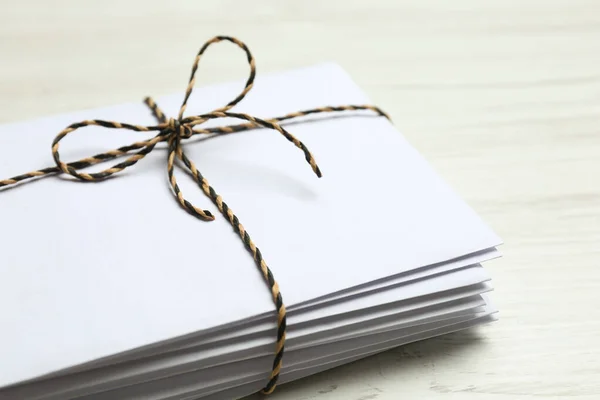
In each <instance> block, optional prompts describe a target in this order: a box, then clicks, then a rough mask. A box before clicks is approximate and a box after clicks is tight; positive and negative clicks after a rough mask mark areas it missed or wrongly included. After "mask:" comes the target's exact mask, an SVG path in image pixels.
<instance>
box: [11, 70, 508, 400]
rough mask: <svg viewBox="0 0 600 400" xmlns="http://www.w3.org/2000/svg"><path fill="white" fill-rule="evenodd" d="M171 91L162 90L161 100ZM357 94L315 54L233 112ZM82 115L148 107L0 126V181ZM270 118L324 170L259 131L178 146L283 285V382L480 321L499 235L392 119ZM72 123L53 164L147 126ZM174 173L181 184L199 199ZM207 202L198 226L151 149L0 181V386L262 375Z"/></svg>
mask: <svg viewBox="0 0 600 400" xmlns="http://www.w3.org/2000/svg"><path fill="white" fill-rule="evenodd" d="M240 85H242V83H240V82H233V83H231V84H220V85H213V86H208V87H204V88H199V89H196V91H194V94H193V96H192V98H191V99H190V103H189V105H188V108H187V113H188V114H190V115H192V114H200V113H202V112H206V111H209V110H213V109H215V108H217V107H220V106H222V105H224V104H226V103H227V102H228V101H229V100H230V98H231V97H233V96H234V95H235V94H236V93H237V92H238V91H239V87H240ZM181 99H182V94H177V95H173V96H166V97H163V98H159V99H158V104H159V105H160V106H161V107H162V109H163V110H164V111H165V112H166V113H167V114H168V115H171V116H176V115H177V111H178V107H179V105H180V103H181ZM366 103H370V101H369V99H368V98H367V97H366V96H365V94H364V93H363V92H362V91H361V90H360V89H359V88H358V87H357V86H356V85H355V84H354V83H353V82H352V80H351V79H350V78H349V76H348V75H347V74H346V73H345V72H344V71H343V70H342V69H341V68H340V67H338V66H336V65H333V64H322V65H317V66H313V67H308V68H303V69H299V70H294V71H288V72H283V73H278V74H271V75H263V76H259V78H258V79H257V81H256V84H255V87H254V89H253V91H252V92H251V93H250V94H249V95H248V97H247V98H246V100H244V102H242V103H241V104H240V105H239V106H238V107H236V111H240V112H247V113H249V114H252V115H256V116H260V117H263V118H270V117H275V116H278V115H283V114H286V113H290V112H294V111H297V110H305V109H311V108H315V107H322V106H334V105H345V104H366ZM86 119H106V120H116V121H123V122H130V123H136V124H145V125H152V124H155V123H156V121H154V120H153V117H152V115H151V114H150V113H149V111H148V109H147V108H146V106H145V105H143V104H141V103H131V104H125V105H119V106H115V107H108V108H103V109H96V110H87V111H83V112H76V113H70V114H67V115H59V116H53V117H49V118H39V119H36V120H32V121H27V122H21V123H13V124H9V125H3V126H0V178H7V177H9V176H13V175H17V174H19V173H23V172H26V171H29V170H32V169H35V168H40V167H45V166H47V165H52V157H51V153H50V143H51V141H52V139H53V138H54V136H55V135H56V134H57V133H58V132H59V131H61V130H62V129H63V128H64V127H66V126H68V125H69V124H71V123H73V122H76V121H80V120H86ZM210 122H211V123H213V125H226V124H231V123H236V122H239V121H233V120H219V121H210ZM397 125H401V121H398V122H397ZM207 126H210V124H209V123H207ZM285 127H286V128H287V129H288V130H289V131H290V132H291V133H293V134H294V135H296V136H297V137H299V138H300V139H301V140H302V141H303V142H304V143H305V144H306V145H307V146H308V148H309V149H310V150H311V151H312V153H313V155H314V156H315V158H316V160H317V162H318V164H319V166H320V168H321V170H322V172H323V178H322V179H317V178H315V176H314V174H313V173H312V171H311V170H310V168H309V167H308V166H307V165H306V163H305V162H304V159H303V156H302V154H301V153H299V152H298V149H296V148H295V147H294V146H291V145H290V144H289V143H287V142H286V141H285V140H284V139H282V138H281V137H280V135H279V134H278V133H277V132H275V131H272V130H265V129H256V130H251V131H247V132H241V133H235V134H229V135H222V136H218V137H212V138H202V139H196V138H193V139H191V140H188V141H186V142H185V143H184V149H185V151H186V154H187V155H188V157H189V158H190V159H192V160H194V161H195V163H196V165H197V166H198V168H199V169H200V170H201V171H202V173H203V175H204V176H205V177H206V178H207V179H208V181H209V182H210V183H211V184H212V185H213V186H214V187H215V189H216V191H217V192H218V193H219V194H221V195H222V196H223V198H224V200H225V201H226V202H227V204H228V205H229V206H230V207H231V208H232V209H233V210H234V212H235V213H236V215H237V216H238V217H239V219H240V221H241V222H242V223H243V224H244V227H245V228H246V229H247V230H248V232H249V233H250V235H251V236H252V238H253V240H254V241H255V242H256V244H257V246H258V247H259V248H260V249H261V251H262V255H263V257H264V258H265V260H266V262H267V264H268V265H269V267H270V268H271V270H272V271H273V273H274V275H275V277H276V279H277V282H278V283H279V286H280V288H281V293H282V295H283V300H284V303H285V304H286V306H287V308H288V335H287V342H286V352H285V355H284V358H283V368H282V370H281V376H280V383H285V382H289V381H292V380H295V379H299V378H302V377H305V376H308V375H311V374H314V373H317V372H320V371H323V370H326V369H329V368H333V367H336V366H339V365H342V364H345V363H348V362H351V361H354V360H357V359H360V358H362V357H366V356H369V355H371V354H374V353H377V352H381V351H384V350H386V349H390V348H393V347H396V346H399V345H403V344H406V343H409V342H413V341H417V340H421V339H425V338H429V337H433V336H438V335H442V334H445V333H448V332H453V331H457V330H461V329H465V328H469V327H472V326H475V325H479V324H482V323H485V322H488V321H491V320H493V319H494V313H495V312H496V309H495V308H494V306H493V305H492V304H491V302H490V299H489V297H488V296H487V293H488V292H490V291H491V290H492V285H491V283H490V275H489V274H488V273H487V272H486V271H485V270H484V269H483V267H482V266H481V263H483V262H484V261H487V260H490V259H492V258H496V257H498V256H499V252H498V251H497V250H496V246H498V245H499V244H500V243H501V240H500V239H499V238H498V236H496V234H494V232H493V231H492V230H491V229H490V228H489V227H488V226H486V224H485V223H484V222H483V221H482V220H481V219H480V218H479V217H478V216H477V215H476V213H475V212H474V211H473V210H472V209H471V208H470V207H469V206H468V205H467V204H466V203H465V202H464V201H463V200H461V198H460V197H459V196H458V195H457V194H456V193H454V192H453V191H452V189H451V188H450V187H449V186H448V185H447V184H446V183H445V182H444V181H443V180H442V179H441V178H440V177H439V176H438V174H437V173H436V172H435V171H434V170H433V169H432V168H431V167H430V166H429V165H428V163H427V161H426V160H425V159H424V158H423V157H422V156H421V155H420V154H419V153H418V152H417V151H416V150H415V149H414V148H413V147H412V146H411V145H410V144H409V143H408V142H407V141H406V139H405V138H404V137H403V136H402V135H401V134H400V133H399V131H398V130H397V128H396V127H395V126H394V125H393V124H392V123H391V122H390V121H388V120H387V119H386V118H384V117H381V116H377V115H374V113H369V112H348V113H344V114H336V115H327V114H319V115H317V116H312V117H306V118H304V119H301V120H299V121H295V122H293V123H289V124H287V125H285ZM72 136H73V137H72V138H71V137H69V138H68V139H67V140H66V142H65V144H64V145H62V147H61V156H62V158H63V159H65V160H77V159H80V158H83V157H86V156H91V155H93V154H97V153H101V152H103V151H106V150H109V149H112V148H117V147H119V146H122V145H124V144H127V143H129V142H132V141H135V140H142V139H146V138H148V137H149V136H148V134H144V133H127V132H125V133H123V132H119V131H107V130H103V129H102V128H99V127H91V128H86V130H84V131H81V132H79V131H78V132H76V133H74V134H73V135H72ZM176 173H177V177H178V180H179V183H180V187H181V190H182V191H183V193H184V194H185V196H186V198H187V199H188V200H190V201H191V202H192V203H193V204H195V205H197V206H199V207H202V208H207V209H210V210H212V208H211V207H212V204H210V200H209V199H207V198H205V197H204V195H203V194H202V192H201V191H200V190H199V188H198V187H197V185H196V184H195V183H194V182H193V180H192V179H191V178H190V177H189V176H188V174H186V173H184V172H183V171H181V170H178V171H177V172H176ZM213 211H214V213H215V214H216V215H217V218H216V220H215V221H213V222H202V221H199V220H197V219H195V218H193V217H191V216H190V215H188V214H187V213H186V212H185V211H183V210H182V209H181V208H180V207H179V206H178V204H177V202H176V201H175V200H174V198H173V195H172V193H170V189H169V186H168V183H167V174H166V149H165V148H164V147H163V148H160V149H158V150H156V151H155V152H153V153H152V154H151V155H149V156H148V157H147V158H146V159H144V160H142V161H140V163H139V164H138V165H136V166H135V167H134V168H131V169H128V170H126V171H125V172H124V173H122V174H120V175H119V176H117V177H115V178H114V179H108V180H106V181H103V182H101V183H92V184H85V183H78V182H75V181H74V180H73V179H71V178H70V177H63V176H61V177H49V178H44V179H39V180H38V181H36V182H33V183H31V184H25V185H18V186H16V187H13V188H9V189H6V190H0V221H2V224H1V225H0V235H1V236H0V239H1V243H2V246H3V252H2V257H1V261H0V304H2V305H3V306H2V313H1V315H2V317H1V320H2V329H1V330H0V399H10V400H15V399H27V400H42V399H44V400H49V399H74V398H76V399H80V398H81V399H89V400H92V399H93V400H100V399H102V400H105V399H106V400H109V399H110V400H115V399H140V400H142V399H143V400H184V399H185V400H191V399H200V398H202V399H235V398H240V397H243V396H246V395H249V394H251V393H254V392H257V391H259V390H260V389H261V388H262V387H264V386H265V384H266V383H267V381H268V379H269V375H270V372H271V366H272V362H273V357H274V350H275V340H276V321H277V318H276V314H275V309H274V305H273V302H272V299H271V294H270V292H269V289H268V287H267V286H266V285H265V283H264V281H263V278H262V276H261V274H260V272H259V271H258V269H257V267H256V265H255V263H254V261H253V259H252V257H251V256H250V255H249V253H248V252H247V251H246V249H245V248H244V245H243V243H242V242H241V241H240V239H239V237H238V236H237V233H236V232H234V231H233V229H232V228H231V226H230V225H229V223H228V221H227V220H226V219H225V218H223V217H222V216H221V215H220V214H218V212H216V210H213Z"/></svg>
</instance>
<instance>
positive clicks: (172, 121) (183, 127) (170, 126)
mask: <svg viewBox="0 0 600 400" xmlns="http://www.w3.org/2000/svg"><path fill="white" fill-rule="evenodd" d="M166 129H167V131H168V132H169V133H171V134H173V135H175V136H177V137H178V138H180V139H188V138H191V137H192V135H193V134H194V131H193V130H192V127H191V126H189V125H187V124H182V123H181V122H179V119H176V118H169V120H168V121H167V128H166Z"/></svg>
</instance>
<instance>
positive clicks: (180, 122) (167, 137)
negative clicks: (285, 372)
mask: <svg viewBox="0 0 600 400" xmlns="http://www.w3.org/2000/svg"><path fill="white" fill-rule="evenodd" d="M221 41H227V42H231V43H234V44H236V45H237V46H238V47H240V48H241V49H242V50H243V51H244V52H245V53H246V56H247V59H248V64H249V65H250V75H249V76H248V80H247V81H246V85H245V87H244V89H243V90H242V92H241V93H240V94H239V95H238V96H237V97H236V98H234V99H233V100H232V101H230V102H229V103H228V104H227V105H225V106H224V107H221V108H218V109H216V110H214V111H212V112H210V113H206V114H201V115H197V116H191V117H184V112H185V109H186V107H187V103H188V99H189V98H190V95H191V94H192V90H193V88H194V85H195V75H196V71H197V69H198V64H199V62H200V58H201V56H202V55H203V54H204V52H205V51H206V49H207V48H208V47H209V46H210V45H212V44H214V43H218V42H221ZM255 76H256V66H255V63H254V57H253V56H252V54H251V53H250V50H249V49H248V47H247V46H246V45H245V44H244V43H243V42H241V41H239V40H238V39H236V38H233V37H229V36H216V37H214V38H212V39H211V40H209V41H207V42H206V43H205V44H204V45H203V46H202V47H201V48H200V51H199V52H198V54H197V55H196V59H195V60H194V64H193V65H192V73H191V76H190V79H189V82H188V86H187V88H186V91H185V97H184V100H183V103H182V104H181V108H180V109H179V115H178V117H177V118H167V117H166V116H165V114H164V113H163V112H162V111H161V110H160V108H159V107H158V105H157V104H156V103H155V102H154V101H153V100H152V99H151V98H150V97H147V98H145V99H144V103H145V104H146V105H147V106H148V107H149V108H150V109H151V111H152V113H153V115H154V116H155V118H156V119H157V121H158V125H152V126H142V125H132V124H128V123H124V122H114V121H103V120H97V119H94V120H86V121H81V122H76V123H73V124H71V125H69V126H68V127H66V128H65V129H64V130H63V131H61V132H60V133H59V134H58V135H57V136H56V138H55V139H54V141H53V142H52V155H53V157H54V162H55V163H56V166H55V167H49V168H44V169H41V170H37V171H32V172H29V173H26V174H22V175H18V176H15V177H13V178H10V179H6V180H0V189H2V188H3V187H8V186H12V185H16V184H17V183H19V182H22V181H26V180H29V179H32V178H39V177H44V176H48V175H52V174H60V173H65V174H68V175H71V176H73V177H74V178H77V179H79V180H82V181H92V182H93V181H100V180H103V179H106V178H108V177H110V176H112V175H115V174H117V173H119V172H121V171H123V170H124V169H126V168H129V167H131V166H133V165H135V164H137V162H138V161H140V160H141V159H143V158H144V157H146V156H147V155H148V154H150V153H151V152H152V151H153V150H154V148H155V147H156V145H157V144H159V143H161V142H167V143H168V158H167V173H168V176H169V183H170V185H171V188H172V190H173V192H174V194H175V196H176V198H177V200H178V201H179V203H180V204H181V206H182V207H183V208H184V209H185V210H187V211H188V212H189V213H190V214H192V215H193V216H195V217H197V218H199V219H201V220H205V221H212V220H214V219H215V217H214V215H213V214H212V213H211V212H210V211H208V210H204V209H201V208H198V207H196V206H194V205H193V204H191V203H190V202H189V201H187V200H186V199H185V198H184V197H183V194H182V193H181V190H180V189H179V185H178V184H177V180H176V178H175V175H174V165H175V157H177V158H178V159H179V160H180V161H181V162H183V164H184V165H185V166H186V167H187V168H188V169H189V171H190V172H191V174H192V176H193V178H194V180H195V181H196V183H197V184H198V186H200V188H201V189H202V191H203V192H204V194H205V195H206V196H208V197H209V198H210V199H211V200H212V202H213V203H214V204H215V205H216V206H217V208H218V209H219V211H220V212H221V214H223V216H224V217H225V218H227V220H228V221H229V223H230V224H231V226H232V227H233V229H234V230H235V231H236V232H237V233H238V234H239V236H240V238H241V239H242V241H243V242H244V245H245V246H246V249H247V250H248V251H249V252H250V254H251V255H252V257H253V258H254V261H255V262H256V264H257V266H258V267H259V269H260V272H261V273H262V275H263V278H264V280H265V281H266V283H267V284H268V286H269V289H270V291H271V295H272V297H273V302H274V303H275V307H276V310H277V342H276V346H275V359H274V361H273V366H272V370H271V374H270V377H269V380H268V383H267V385H266V386H265V387H264V388H263V389H262V393H264V394H270V393H272V392H273V391H274V390H275V387H276V385H277V380H278V378H279V373H280V370H281V366H282V359H283V353H284V344H285V337H286V309H285V305H284V304H283V298H282V296H281V292H280V290H279V285H278V284H277V281H276V280H275V278H274V276H273V273H272V272H271V270H270V269H269V267H268V266H267V263H266V262H265V260H264V259H263V256H262V254H261V252H260V250H259V249H258V247H256V245H255V244H254V242H253V241H252V239H251V238H250V235H249V234H248V232H247V231H246V229H245V228H244V226H243V225H242V224H241V222H240V221H239V219H238V217H236V216H235V214H234V213H233V211H232V210H231V208H229V206H228V205H227V204H226V203H225V202H224V201H223V198H222V197H221V196H220V195H218V194H217V192H216V191H215V190H214V188H213V187H212V186H210V184H209V183H208V181H207V180H206V178H205V177H204V176H203V175H202V174H201V173H200V171H198V168H196V165H195V164H194V163H193V162H192V161H191V160H190V159H189V158H188V157H187V156H186V155H185V153H184V151H183V148H182V146H181V143H182V140H184V139H188V138H190V137H192V136H194V135H198V134H216V135H218V134H228V133H233V132H241V131H246V130H251V129H256V128H268V129H273V130H275V131H277V132H279V133H280V134H281V135H283V136H284V137H285V138H286V139H287V140H288V141H290V142H292V143H293V144H294V145H295V146H296V147H298V148H299V149H300V150H301V151H302V152H303V153H304V157H305V159H306V161H307V162H308V164H309V165H310V166H311V168H312V170H313V172H314V173H315V174H316V175H317V176H318V177H321V170H320V169H319V166H318V165H317V163H316V161H315V159H314V157H313V156H312V154H311V152H310V151H309V150H308V148H307V147H306V146H305V145H304V143H302V142H301V141H300V140H298V139H297V138H296V137H295V136H293V135H292V134H291V133H289V132H288V131H287V130H286V129H284V128H283V127H282V126H281V125H280V124H279V122H282V121H286V120H291V119H294V118H298V117H302V116H305V115H309V114H318V113H333V112H342V111H356V110H371V111H374V112H375V113H377V114H378V115H380V116H384V117H386V118H389V117H388V116H387V114H385V113H384V112H383V111H382V110H380V109H379V108H378V107H375V106H371V105H344V106H336V107H321V108H315V109H310V110H304V111H298V112H294V113H291V114H287V115H284V116H281V117H277V118H272V119H269V120H264V119H260V118H257V117H254V116H252V115H248V114H242V113H234V112H230V111H229V110H231V109H232V108H233V107H234V106H235V105H236V104H238V103H239V102H240V101H241V100H242V99H244V97H245V96H246V95H247V94H248V92H249V91H250V90H251V89H252V86H253V84H254V78H255ZM218 118H236V119H241V120H245V121H247V122H246V123H243V124H239V125H229V126H221V127H216V128H207V129H201V128H199V127H198V126H199V125H201V124H203V123H204V122H206V121H208V120H211V119H218ZM90 125H97V126H102V127H105V128H111V129H128V130H132V131H137V132H158V133H157V135H156V136H154V137H153V138H151V139H149V140H145V141H141V142H136V143H133V144H130V145H128V146H123V147H120V148H118V149H114V150H111V151H108V152H106V153H102V154H97V155H95V156H92V157H88V158H84V159H81V160H79V161H75V162H71V163H64V162H63V161H61V158H60V154H59V152H58V149H59V143H60V142H61V141H62V140H63V139H64V138H65V137H66V136H67V135H69V134H70V133H73V132H74V131H76V130H77V129H79V128H83V127H85V126H90ZM131 153H133V154H131ZM130 154H131V155H130ZM127 155H129V157H128V158H127V159H126V160H125V161H123V162H120V163H118V164H115V165H113V166H112V167H110V168H108V169H105V170H103V171H100V172H94V173H85V172H78V170H81V169H84V168H87V167H89V166H92V165H95V164H99V163H102V162H105V161H109V160H113V159H117V158H119V157H123V156H127Z"/></svg>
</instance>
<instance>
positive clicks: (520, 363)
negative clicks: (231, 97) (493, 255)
mask: <svg viewBox="0 0 600 400" xmlns="http://www.w3.org/2000/svg"><path fill="white" fill-rule="evenodd" d="M215 34H229V35H235V36H237V37H239V38H241V39H242V40H244V41H246V42H247V43H248V44H249V45H250V48H251V49H252V51H253V53H254V54H255V56H256V57H257V65H258V68H259V73H260V72H261V71H273V70H279V69H284V68H293V67H299V66H303V65H308V64H311V63H314V62H320V61H324V60H333V61H336V62H338V63H340V64H341V65H342V66H343V67H344V68H345V69H347V70H348V71H349V72H350V73H351V74H352V76H353V77H354V78H355V80H356V81H357V82H358V83H359V84H360V85H361V86H362V87H363V88H364V89H365V90H366V91H367V92H368V93H370V95H371V97H372V99H373V101H374V102H375V103H376V104H378V105H380V106H381V107H383V108H384V109H385V110H387V111H389V112H390V114H391V115H392V118H393V119H394V121H395V122H396V124H397V126H399V127H400V129H401V130H402V131H403V133H404V134H405V135H406V136H407V137H408V139H409V140H410V141H411V142H412V143H413V144H414V145H415V146H416V147H417V148H418V149H419V150H420V151H421V152H422V153H423V154H424V155H425V157H426V158H427V159H428V160H429V161H430V162H431V163H432V164H433V165H434V166H435V168H436V169H437V170H438V171H439V172H440V174H442V175H443V176H444V177H445V179H447V180H448V181H449V183H450V184H451V185H452V186H453V187H454V188H456V190H457V191H458V192H459V193H460V194H461V195H462V196H463V197H464V198H465V199H466V200H467V201H468V202H469V203H470V204H471V205H472V206H473V207H474V208H475V209H476V210H477V211H478V212H479V213H480V214H481V215H482V217H483V218H484V219H485V220H486V221H487V222H488V223H489V224H491V225H492V226H493V227H494V228H495V229H496V230H497V232H498V233H499V234H500V235H501V236H502V237H503V238H504V239H505V242H506V244H505V246H504V247H503V248H502V250H503V252H504V253H505V257H504V258H503V259H502V260H499V261H494V262H492V263H490V264H489V266H488V268H489V269H490V270H491V272H492V274H493V277H494V281H495V285H496V288H497V290H496V292H495V299H496V301H497V303H498V306H499V307H500V310H501V320H500V321H499V322H498V323H496V324H494V325H491V326H489V327H486V328H483V329H479V330H475V331H471V332H463V333H458V334H454V335H449V336H446V337H442V338H438V339H433V340H428V341H425V342H422V343H417V344H413V345H410V346H406V347H403V348H399V349H396V350H393V351H388V352H386V353H383V354H380V355H378V356H375V357H371V358H369V359H366V360H363V361H360V362H356V363H354V364H352V365H349V366H345V367H342V368H338V369H336V370H334V371H329V372H325V373H322V374H320V375H318V376H315V377H311V378H307V379H305V380H302V381H299V382H297V383H293V384H289V385H285V386H282V387H281V388H280V390H278V391H277V393H276V394H275V395H273V396H272V397H271V398H272V399H273V400H288V399H289V400H291V399H294V400H300V399H306V400H308V399H317V400H342V399H344V400H368V399H376V400H396V399H400V398H402V399H434V400H435V399H482V400H497V399H534V398H535V399H563V398H564V399H573V398H575V399H582V400H583V399H586V400H587V399H600V343H599V341H600V294H599V291H600V266H599V265H598V264H599V261H600V72H599V65H600V51H599V50H600V3H599V2H597V1H595V0H587V1H577V0H561V1H559V0H530V1H526V0H499V1H481V0H456V1H445V0H409V1H399V0H381V1H373V0H371V1H352V0H337V1H322V0H318V1H317V0H312V1H301V2H291V1H288V2H286V1H275V0H273V1H266V0H252V1H242V0H240V1H214V2H213V1H198V0H196V1H173V2H161V1H148V0H145V1H142V0H140V1H123V0H94V1H80V0H72V1H64V0H63V1H45V0H35V1H34V0H27V1H23V0H19V1H16V0H12V1H8V0H0V121H2V122H8V121H14V120H19V119H24V118H30V117H34V116H37V115H47V114H52V113H57V112H63V111H70V110H72V109H81V108H88V107H95V106H102V105H107V104H112V103H119V102H124V101H135V100H138V99H139V100H140V101H141V99H142V97H143V96H145V95H156V96H157V95H161V94H166V93H170V92H174V91H181V90H183V89H184V87H185V83H186V79H187V76H188V72H189V67H190V65H191V62H192V60H193V55H194V52H195V51H196V50H197V48H198V47H199V46H200V45H201V44H202V43H203V42H204V41H205V40H206V39H208V38H209V37H212V36H214V35H215ZM227 47H228V46H222V48H218V49H217V48H215V49H214V50H213V49H211V52H212V53H213V54H212V55H211V56H210V57H207V58H206V60H205V61H206V62H204V61H203V62H204V63H203V64H202V65H201V67H200V75H199V83H202V82H218V81H224V80H228V79H233V78H238V77H242V76H244V74H245V69H244V68H245V64H244V62H243V55H240V54H239V53H238V52H236V51H235V50H234V49H230V48H227ZM15 151H23V152H25V151H26V149H15ZM48 154H49V157H50V152H49V153H48ZM49 161H50V158H49ZM283 290H284V293H285V289H283Z"/></svg>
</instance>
